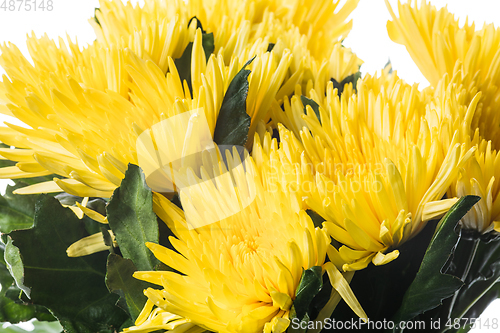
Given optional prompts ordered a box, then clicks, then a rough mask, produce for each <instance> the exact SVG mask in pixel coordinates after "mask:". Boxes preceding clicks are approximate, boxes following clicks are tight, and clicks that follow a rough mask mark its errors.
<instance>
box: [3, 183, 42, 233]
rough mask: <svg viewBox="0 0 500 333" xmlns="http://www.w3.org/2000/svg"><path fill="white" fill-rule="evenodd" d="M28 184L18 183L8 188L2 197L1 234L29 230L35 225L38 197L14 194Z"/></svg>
mask: <svg viewBox="0 0 500 333" xmlns="http://www.w3.org/2000/svg"><path fill="white" fill-rule="evenodd" d="M26 185H27V184H25V183H23V182H18V183H17V184H16V185H15V186H10V185H9V186H7V189H6V190H5V195H4V196H0V232H3V233H9V232H11V231H13V230H20V229H29V228H31V226H32V225H33V217H34V214H35V202H36V198H37V195H18V194H13V193H12V192H13V191H14V190H16V189H18V188H20V187H24V186H26Z"/></svg>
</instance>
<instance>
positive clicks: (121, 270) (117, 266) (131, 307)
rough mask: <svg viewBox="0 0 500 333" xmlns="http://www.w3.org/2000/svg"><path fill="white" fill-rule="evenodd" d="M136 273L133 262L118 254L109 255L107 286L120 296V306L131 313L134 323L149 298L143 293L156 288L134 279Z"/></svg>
mask: <svg viewBox="0 0 500 333" xmlns="http://www.w3.org/2000/svg"><path fill="white" fill-rule="evenodd" d="M135 271H137V268H136V267H135V265H134V263H133V262H132V260H130V259H124V258H122V257H120V256H119V255H117V254H110V255H109V257H108V272H107V274H106V285H107V286H108V289H109V290H110V291H111V292H114V293H115V294H118V295H119V296H120V300H119V301H118V305H119V306H120V307H121V308H122V309H124V310H126V311H127V312H129V314H130V316H131V318H132V319H133V320H134V321H135V319H137V316H139V314H140V313H141V310H142V308H143V307H144V304H146V300H147V298H146V296H144V293H143V291H144V290H145V289H147V288H149V287H153V288H154V285H151V284H149V283H146V282H144V281H141V280H137V279H135V278H134V277H132V274H134V272H135Z"/></svg>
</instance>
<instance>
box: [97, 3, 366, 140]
mask: <svg viewBox="0 0 500 333" xmlns="http://www.w3.org/2000/svg"><path fill="white" fill-rule="evenodd" d="M358 2H359V0H349V1H347V2H346V3H345V4H344V5H343V7H342V8H340V9H339V8H338V7H339V2H338V1H336V2H333V1H323V0H322V1H315V2H314V3H313V4H312V5H308V6H306V5H305V4H304V3H303V1H298V0H297V1H295V2H292V3H290V2H284V1H257V0H251V1H233V2H227V1H188V2H186V3H184V2H182V1H173V2H169V3H168V4H167V2H166V1H159V0H150V1H146V3H145V5H144V6H143V7H142V8H141V7H140V6H138V5H137V6H135V7H134V6H132V5H131V4H130V3H127V4H126V5H125V4H123V3H121V2H117V1H101V8H100V10H99V11H97V12H96V18H97V20H90V23H91V24H92V25H93V26H94V29H95V31H96V34H97V36H98V40H99V41H100V42H101V43H102V44H104V45H120V47H128V48H130V49H132V50H133V51H134V52H135V53H136V54H138V55H139V56H140V57H143V58H145V59H151V60H152V61H153V62H155V63H156V64H157V65H158V66H159V67H160V68H162V69H163V71H164V72H165V71H167V70H168V66H169V65H168V63H167V61H166V59H167V57H168V56H172V57H174V58H175V57H179V56H180V54H181V53H180V52H182V51H179V50H183V49H184V47H185V45H186V44H187V38H186V36H187V35H188V34H187V33H185V32H183V33H181V31H175V30H174V29H176V27H177V26H178V25H179V24H181V25H182V24H184V25H187V21H188V20H189V19H191V18H193V17H196V18H197V19H198V20H199V22H201V23H202V24H203V28H204V29H206V30H207V33H208V32H209V33H213V34H214V41H215V50H214V52H215V54H222V55H223V59H224V62H225V64H226V65H228V64H229V63H230V62H231V59H232V58H233V57H234V56H238V57H239V58H242V59H244V58H246V59H250V58H251V57H253V56H254V55H255V54H258V53H255V50H254V48H255V46H253V45H254V44H255V45H256V43H257V44H259V45H261V44H264V45H265V48H264V50H265V49H266V48H268V47H270V46H271V45H272V51H273V52H272V53H271V55H272V56H273V60H272V61H271V62H269V63H267V59H266V60H265V61H263V62H262V63H261V61H260V59H256V61H254V63H253V64H251V65H250V67H249V69H250V70H252V74H251V75H250V80H251V81H252V82H251V84H250V92H249V94H250V95H251V96H254V97H255V99H252V100H254V101H255V103H248V105H247V112H248V113H249V114H250V115H252V118H253V120H256V121H252V126H251V128H250V132H249V134H250V137H252V135H253V133H254V132H255V130H256V127H257V126H258V120H257V119H259V120H260V119H264V121H265V122H266V123H267V121H268V120H269V115H268V113H269V111H270V109H271V107H272V106H274V105H279V104H280V103H281V100H282V99H283V98H286V96H288V95H290V94H292V93H293V87H294V86H295V84H297V83H299V84H304V85H306V84H308V82H309V81H310V80H312V81H314V82H316V81H319V84H320V85H324V84H325V82H326V81H328V80H330V79H331V78H333V79H335V80H337V81H338V82H341V81H342V80H343V79H344V78H345V77H347V76H349V75H351V74H353V73H356V72H357V71H358V67H359V65H361V63H362V61H361V60H360V59H359V58H357V57H356V56H355V55H354V54H353V53H352V52H351V50H350V49H346V48H344V47H342V46H341V45H340V42H339V39H340V38H344V37H345V36H346V35H347V33H348V32H349V31H350V29H351V26H352V22H349V23H345V20H346V18H347V16H349V14H350V13H351V12H352V10H353V9H354V8H355V7H356V6H357V3H358ZM336 10H338V12H337V13H335V11H336ZM190 28H191V30H192V28H193V27H190ZM174 35H175V38H174ZM177 35H178V36H177ZM165 36H166V37H165ZM171 36H172V37H171ZM274 62H276V64H274ZM278 74H280V75H281V76H280V75H278ZM285 74H286V75H285ZM283 75H285V76H283ZM267 77H272V79H271V80H263V78H267ZM266 82H272V83H273V84H272V85H271V86H267V85H266ZM280 86H281V89H280V90H279V91H277V90H276V89H277V88H279V87H280ZM257 91H258V95H257ZM266 116H267V117H266ZM250 142H252V141H250Z"/></svg>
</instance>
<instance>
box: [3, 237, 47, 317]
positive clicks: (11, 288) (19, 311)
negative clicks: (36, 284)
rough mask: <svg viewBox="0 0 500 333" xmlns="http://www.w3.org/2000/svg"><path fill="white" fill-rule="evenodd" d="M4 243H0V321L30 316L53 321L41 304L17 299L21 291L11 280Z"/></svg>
mask: <svg viewBox="0 0 500 333" xmlns="http://www.w3.org/2000/svg"><path fill="white" fill-rule="evenodd" d="M4 250H5V245H4V244H3V243H0V262H1V263H0V283H1V288H2V289H1V291H0V321H4V322H10V323H13V324H15V323H19V322H22V321H28V320H31V319H32V318H37V319H40V320H49V321H53V320H55V318H54V317H53V316H52V315H51V314H50V313H49V312H48V310H47V309H46V308H44V307H42V306H38V305H33V304H27V303H25V302H23V301H22V300H20V299H19V296H20V295H22V291H21V290H20V289H19V288H17V287H16V286H15V285H14V284H13V282H14V278H13V277H12V276H11V275H10V273H9V270H8V269H7V263H6V262H5V261H4V260H3V258H4Z"/></svg>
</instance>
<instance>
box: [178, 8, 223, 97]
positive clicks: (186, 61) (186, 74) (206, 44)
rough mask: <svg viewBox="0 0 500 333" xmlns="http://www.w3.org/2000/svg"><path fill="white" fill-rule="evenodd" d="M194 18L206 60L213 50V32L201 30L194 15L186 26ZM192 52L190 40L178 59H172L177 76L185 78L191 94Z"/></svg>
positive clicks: (182, 79) (198, 21)
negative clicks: (199, 31) (199, 30)
mask: <svg viewBox="0 0 500 333" xmlns="http://www.w3.org/2000/svg"><path fill="white" fill-rule="evenodd" d="M194 19H196V21H197V23H196V25H197V29H201V44H202V46H203V51H205V59H206V61H208V59H209V58H210V55H211V54H212V53H214V50H215V43H214V34H213V33H209V34H207V33H206V32H205V31H204V30H203V26H202V24H201V22H200V20H198V18H197V17H196V16H194V17H192V18H191V19H190V20H189V23H188V26H189V25H190V24H191V21H192V20H194ZM192 53H193V42H190V43H189V44H188V45H187V46H186V48H185V49H184V52H183V53H182V56H181V57H180V58H178V59H175V60H174V63H175V67H176V68H177V72H178V73H179V77H180V79H181V82H183V81H184V80H186V82H187V85H188V87H189V91H190V93H191V95H192V94H193V86H192V83H191V58H192V57H191V56H192Z"/></svg>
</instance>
